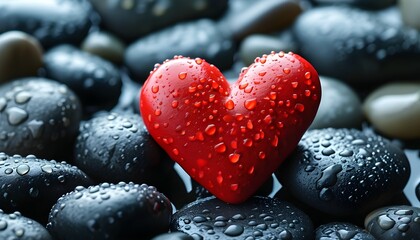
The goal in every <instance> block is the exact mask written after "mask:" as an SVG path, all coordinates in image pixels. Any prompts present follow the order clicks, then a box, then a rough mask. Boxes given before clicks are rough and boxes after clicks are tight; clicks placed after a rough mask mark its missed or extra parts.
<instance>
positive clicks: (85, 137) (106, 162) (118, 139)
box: [75, 113, 165, 184]
mask: <svg viewBox="0 0 420 240" xmlns="http://www.w3.org/2000/svg"><path fill="white" fill-rule="evenodd" d="M75 154H76V157H75V163H76V165H77V166H78V167H80V169H82V170H83V171H85V172H86V173H87V174H88V175H89V176H91V177H92V178H93V179H95V180H96V181H97V182H112V183H118V182H120V181H126V182H128V181H133V182H136V183H148V184H151V183H154V182H153V180H152V179H153V178H161V177H160V176H158V175H159V173H158V170H159V167H160V163H161V161H162V159H163V157H164V156H165V155H164V152H163V150H162V149H161V148H160V147H159V145H158V144H157V143H156V142H155V141H154V140H153V138H152V137H151V136H150V134H149V132H148V131H147V129H146V127H145V126H144V123H143V120H142V118H141V117H140V116H139V115H138V114H133V113H125V114H117V113H109V114H103V115H100V116H97V117H95V118H93V119H91V120H89V121H86V122H84V123H82V124H81V126H80V133H79V136H78V137H77V141H76V147H75Z"/></svg>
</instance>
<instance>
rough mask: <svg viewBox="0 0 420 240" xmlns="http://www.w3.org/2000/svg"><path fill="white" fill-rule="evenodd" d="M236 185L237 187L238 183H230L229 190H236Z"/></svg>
mask: <svg viewBox="0 0 420 240" xmlns="http://www.w3.org/2000/svg"><path fill="white" fill-rule="evenodd" d="M238 187H239V185H238V184H236V183H233V184H231V185H230V190H232V191H236V190H238Z"/></svg>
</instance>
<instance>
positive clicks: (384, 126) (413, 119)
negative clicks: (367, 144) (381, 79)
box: [363, 82, 420, 139]
mask: <svg viewBox="0 0 420 240" xmlns="http://www.w3.org/2000/svg"><path fill="white" fill-rule="evenodd" d="M419 99H420V82H394V83H388V84H385V85H382V86H381V87H379V88H377V89H375V90H374V91H373V92H371V93H370V94H369V95H368V96H367V98H366V99H365V101H364V103H363V110H364V112H365V115H366V117H367V119H368V120H369V121H370V123H372V125H373V127H374V128H375V129H377V130H378V131H379V132H381V133H383V134H385V135H386V136H388V137H393V138H401V139H418V138H420V129H419V127H418V126H419V125H418V123H419V122H420V101H419Z"/></svg>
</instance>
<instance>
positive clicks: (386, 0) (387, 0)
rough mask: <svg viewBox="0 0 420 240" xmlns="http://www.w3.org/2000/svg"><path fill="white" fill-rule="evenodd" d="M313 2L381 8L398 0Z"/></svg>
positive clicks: (320, 0)
mask: <svg viewBox="0 0 420 240" xmlns="http://www.w3.org/2000/svg"><path fill="white" fill-rule="evenodd" d="M311 1H312V2H314V3H316V4H319V5H323V4H329V5H330V4H346V5H350V6H354V7H360V8H366V9H372V10H373V9H381V8H386V7H390V6H392V5H394V4H395V3H396V0H311Z"/></svg>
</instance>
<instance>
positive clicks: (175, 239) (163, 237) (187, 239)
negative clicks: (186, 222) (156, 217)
mask: <svg viewBox="0 0 420 240" xmlns="http://www.w3.org/2000/svg"><path fill="white" fill-rule="evenodd" d="M151 240H194V238H193V237H191V236H190V235H188V234H185V233H182V232H171V233H164V234H160V235H157V236H155V237H154V238H152V239H151Z"/></svg>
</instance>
